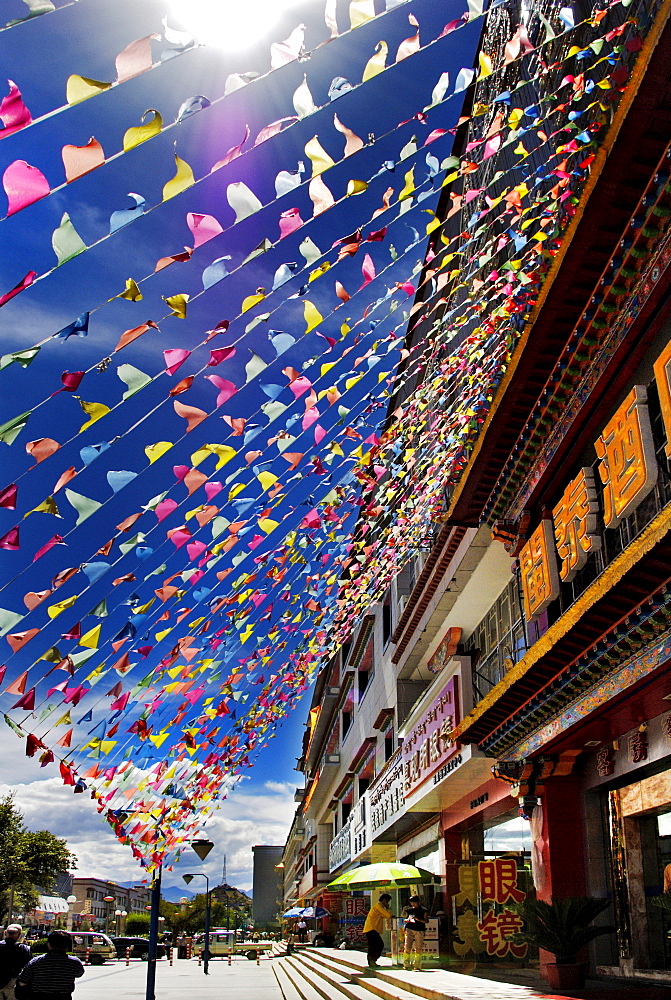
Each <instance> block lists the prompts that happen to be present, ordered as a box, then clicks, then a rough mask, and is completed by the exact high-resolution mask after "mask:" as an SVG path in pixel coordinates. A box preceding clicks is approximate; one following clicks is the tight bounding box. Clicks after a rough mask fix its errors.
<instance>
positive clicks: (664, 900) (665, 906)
mask: <svg viewBox="0 0 671 1000" xmlns="http://www.w3.org/2000/svg"><path fill="white" fill-rule="evenodd" d="M650 902H651V903H652V905H653V906H657V907H659V909H660V910H666V911H667V912H669V911H671V894H669V893H668V892H663V893H662V895H661V896H652V897H651V899H650Z"/></svg>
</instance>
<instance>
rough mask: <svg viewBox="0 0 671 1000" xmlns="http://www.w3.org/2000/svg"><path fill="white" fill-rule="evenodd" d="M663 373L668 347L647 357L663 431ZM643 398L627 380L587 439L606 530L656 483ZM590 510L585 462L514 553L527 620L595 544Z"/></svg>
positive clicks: (668, 407) (667, 419)
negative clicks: (610, 412) (593, 455)
mask: <svg viewBox="0 0 671 1000" xmlns="http://www.w3.org/2000/svg"><path fill="white" fill-rule="evenodd" d="M669 371H671V350H670V348H668V347H667V349H666V351H664V353H663V354H662V355H661V356H660V357H659V358H658V359H657V362H656V363H655V377H656V380H657V387H658V390H659V395H660V400H661V405H662V417H663V419H664V426H665V428H666V431H667V435H668V434H669V432H670V431H671V386H670V385H669ZM647 400H648V394H647V389H646V388H645V386H642V385H635V386H634V387H633V389H632V390H631V392H629V393H628V395H627V396H626V397H625V399H624V400H623V402H622V403H621V405H620V406H619V407H618V409H617V410H616V411H615V413H614V414H613V416H612V417H611V419H610V420H609V421H608V423H607V424H606V426H605V427H604V428H603V430H602V431H601V434H600V435H599V437H598V438H597V440H596V441H595V442H594V450H595V451H596V454H597V457H598V459H599V464H598V470H599V478H600V480H601V485H602V502H603V521H604V525H605V527H606V528H617V526H618V525H619V524H620V523H621V522H622V521H623V520H624V519H625V518H627V517H629V515H630V514H631V513H632V512H633V511H634V510H636V508H637V507H638V506H639V504H640V503H642V502H643V500H645V498H646V497H647V496H648V494H649V493H650V491H651V490H652V489H653V488H654V486H655V484H656V482H657V477H658V473H659V467H658V465H657V458H656V454H655V443H654V440H653V435H652V426H651V423H650V414H649V412H648V405H647ZM668 453H669V448H668V447H667V454H668ZM598 515H599V497H598V491H597V488H596V483H595V476H594V473H593V471H592V469H590V468H589V467H585V468H582V469H580V471H579V472H578V475H577V476H575V477H574V479H572V480H571V482H570V483H569V484H568V486H567V487H566V489H565V490H564V493H563V494H562V497H561V499H560V501H559V503H558V504H557V505H556V506H555V507H554V509H553V510H552V519H550V518H549V517H544V518H543V520H542V521H541V522H540V524H539V525H538V527H537V528H536V529H535V531H534V532H533V534H532V535H531V537H530V538H529V540H528V541H527V542H526V544H525V545H524V547H523V548H522V550H521V552H520V557H519V558H520V575H521V582H522V592H523V595H524V614H525V617H526V619H527V621H529V622H533V621H536V619H537V618H538V617H539V616H540V615H541V614H542V613H543V612H544V611H545V610H546V608H547V607H548V605H549V604H551V603H552V601H554V600H555V599H556V598H557V597H558V596H559V592H560V585H561V583H562V582H563V583H568V582H570V581H571V580H573V578H574V577H575V576H576V574H577V573H579V572H580V570H581V569H582V568H583V566H584V565H585V563H586V562H587V559H588V557H589V556H590V555H591V554H592V553H593V552H596V551H597V549H600V548H601V536H600V534H599V531H598V528H599V522H598ZM557 555H559V566H558V564H557Z"/></svg>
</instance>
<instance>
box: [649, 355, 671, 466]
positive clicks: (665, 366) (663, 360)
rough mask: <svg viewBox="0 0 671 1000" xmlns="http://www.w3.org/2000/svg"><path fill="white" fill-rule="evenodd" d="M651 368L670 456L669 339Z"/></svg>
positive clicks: (670, 378) (670, 393)
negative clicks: (653, 373)
mask: <svg viewBox="0 0 671 1000" xmlns="http://www.w3.org/2000/svg"><path fill="white" fill-rule="evenodd" d="M653 370H654V372H655V382H656V383H657V392H658V393H659V405H660V408H661V411H662V420H663V421H664V430H665V431H666V454H667V457H668V458H671V340H670V341H669V343H668V344H667V345H666V347H665V348H664V350H663V351H662V353H661V354H660V356H659V357H658V358H657V360H656V361H655V364H654V365H653Z"/></svg>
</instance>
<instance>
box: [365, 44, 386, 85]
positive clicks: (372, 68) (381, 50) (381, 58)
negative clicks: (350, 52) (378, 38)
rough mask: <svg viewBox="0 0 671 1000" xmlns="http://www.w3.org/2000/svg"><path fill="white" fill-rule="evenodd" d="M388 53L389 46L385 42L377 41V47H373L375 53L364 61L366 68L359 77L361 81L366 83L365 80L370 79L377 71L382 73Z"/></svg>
mask: <svg viewBox="0 0 671 1000" xmlns="http://www.w3.org/2000/svg"><path fill="white" fill-rule="evenodd" d="M388 54H389V46H388V45H387V43H386V42H378V43H377V48H376V49H375V55H374V56H371V58H370V59H369V60H368V62H367V63H366V68H365V69H364V71H363V76H362V78H361V82H362V83H366V81H367V80H372V79H373V77H374V76H377V75H378V73H383V72H384V69H385V66H386V64H387V56H388Z"/></svg>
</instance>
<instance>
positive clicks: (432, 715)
mask: <svg viewBox="0 0 671 1000" xmlns="http://www.w3.org/2000/svg"><path fill="white" fill-rule="evenodd" d="M458 682H459V678H458V677H457V676H454V677H451V678H450V680H449V681H448V683H447V684H446V685H445V687H444V688H443V690H442V691H441V693H440V694H439V695H438V697H437V698H436V699H435V701H434V702H433V704H432V705H431V707H430V708H429V709H427V711H426V712H425V713H424V714H423V715H422V717H421V719H420V720H419V721H418V722H417V724H416V725H415V726H414V727H413V729H412V730H411V731H410V732H409V733H408V734H407V736H406V737H405V739H404V740H403V750H402V753H403V789H404V792H405V795H406V796H408V795H411V794H412V793H413V792H414V791H415V790H416V789H417V788H418V787H419V786H420V785H422V784H423V783H424V782H425V781H426V780H427V779H428V778H431V777H432V775H434V774H435V773H436V771H438V770H439V768H440V767H441V766H442V765H443V764H444V763H445V761H446V760H448V759H449V758H450V757H452V755H453V754H455V753H456V752H457V750H458V746H457V744H456V743H454V741H453V740H452V738H451V733H452V730H453V729H454V727H455V726H456V725H457V724H458V722H459V719H460V712H459V700H458V695H459V685H458Z"/></svg>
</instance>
